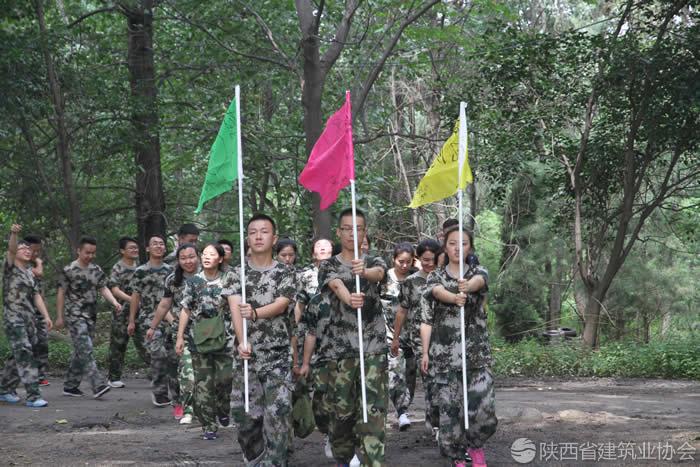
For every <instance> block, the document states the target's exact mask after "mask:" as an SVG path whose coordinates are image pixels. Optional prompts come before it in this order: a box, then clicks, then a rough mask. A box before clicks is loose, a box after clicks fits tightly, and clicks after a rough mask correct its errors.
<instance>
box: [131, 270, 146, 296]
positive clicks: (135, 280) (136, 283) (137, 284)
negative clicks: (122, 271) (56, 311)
mask: <svg viewBox="0 0 700 467" xmlns="http://www.w3.org/2000/svg"><path fill="white" fill-rule="evenodd" d="M142 279H143V270H141V269H136V272H134V275H133V276H132V277H131V282H129V287H131V290H133V291H134V292H136V293H138V294H140V293H142V292H143V283H142Z"/></svg>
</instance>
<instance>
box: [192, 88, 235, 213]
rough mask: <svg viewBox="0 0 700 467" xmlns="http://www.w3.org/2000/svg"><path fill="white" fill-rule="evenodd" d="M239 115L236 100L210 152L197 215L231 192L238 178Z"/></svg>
mask: <svg viewBox="0 0 700 467" xmlns="http://www.w3.org/2000/svg"><path fill="white" fill-rule="evenodd" d="M237 115H238V113H237V111H236V99H234V100H232V101H231V105H229V107H228V110H227V111H226V115H225V116H224V121H223V122H221V128H219V134H218V135H216V140H214V144H212V146H211V150H210V151H209V165H208V166H207V176H206V178H205V179H204V185H202V194H201V195H200V196H199V204H198V205H197V209H196V210H195V211H194V212H195V214H199V213H200V212H201V211H202V207H203V206H204V203H206V202H207V201H209V200H210V199H213V198H216V197H217V196H219V195H220V194H222V193H226V192H227V191H229V190H230V189H231V188H232V187H233V182H234V180H236V177H237V176H238V158H239V157H240V149H239V148H238V134H237V132H238V122H237Z"/></svg>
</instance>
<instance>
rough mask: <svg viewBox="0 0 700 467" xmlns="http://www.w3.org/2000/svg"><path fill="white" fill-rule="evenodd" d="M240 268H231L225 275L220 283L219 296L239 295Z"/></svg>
mask: <svg viewBox="0 0 700 467" xmlns="http://www.w3.org/2000/svg"><path fill="white" fill-rule="evenodd" d="M239 272H240V267H238V268H231V269H229V270H228V271H227V272H226V273H225V274H224V278H223V280H222V281H221V288H222V290H221V296H222V297H230V296H231V295H241V277H240V274H239Z"/></svg>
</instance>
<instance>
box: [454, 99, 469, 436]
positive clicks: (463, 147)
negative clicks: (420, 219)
mask: <svg viewBox="0 0 700 467" xmlns="http://www.w3.org/2000/svg"><path fill="white" fill-rule="evenodd" d="M466 109H467V103H466V102H460V104H459V156H458V157H459V169H458V170H459V174H458V176H457V199H458V202H459V217H458V219H459V278H460V279H463V278H464V243H463V237H464V231H463V230H462V198H463V192H464V190H463V189H462V169H463V168H464V160H465V158H466V155H467V117H466ZM459 323H460V329H461V334H462V393H463V396H464V400H463V404H464V428H465V429H469V401H468V400H467V392H468V391H467V343H466V340H467V339H466V330H465V326H464V305H462V306H461V307H459Z"/></svg>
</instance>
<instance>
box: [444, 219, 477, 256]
mask: <svg viewBox="0 0 700 467" xmlns="http://www.w3.org/2000/svg"><path fill="white" fill-rule="evenodd" d="M458 231H459V225H453V226H450V227H448V228H447V230H445V244H447V238H448V237H449V236H450V234H451V233H452V232H458ZM462 232H464V233H465V234H466V235H467V237H469V245H470V246H471V249H472V251H474V250H475V249H476V248H475V246H474V233H473V232H472V231H471V230H469V229H468V228H466V227H462Z"/></svg>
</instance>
